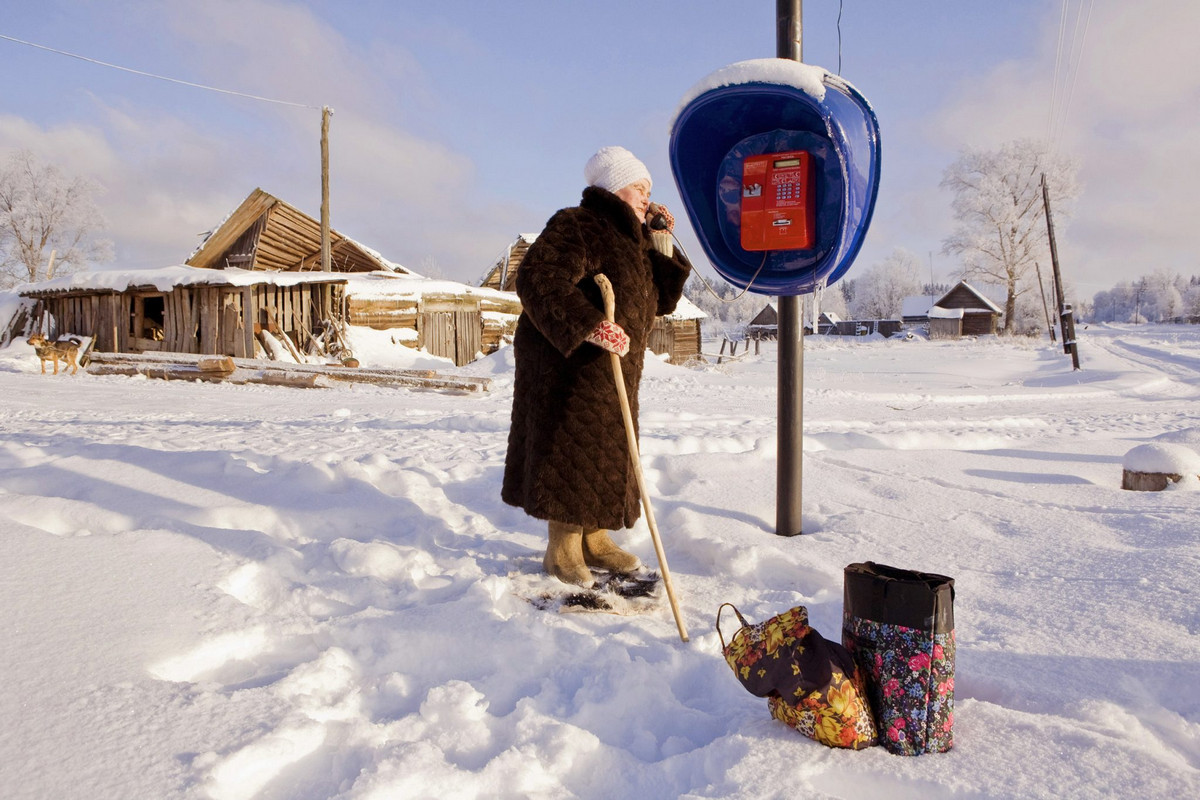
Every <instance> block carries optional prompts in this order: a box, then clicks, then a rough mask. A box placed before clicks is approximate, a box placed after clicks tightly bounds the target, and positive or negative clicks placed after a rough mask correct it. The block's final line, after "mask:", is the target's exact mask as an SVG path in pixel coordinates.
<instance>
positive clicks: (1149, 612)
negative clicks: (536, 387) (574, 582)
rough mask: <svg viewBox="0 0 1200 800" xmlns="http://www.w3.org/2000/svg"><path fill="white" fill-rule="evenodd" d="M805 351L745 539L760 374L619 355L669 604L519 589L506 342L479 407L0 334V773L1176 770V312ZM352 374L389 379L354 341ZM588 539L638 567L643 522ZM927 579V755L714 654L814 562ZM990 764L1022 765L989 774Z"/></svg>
mask: <svg viewBox="0 0 1200 800" xmlns="http://www.w3.org/2000/svg"><path fill="white" fill-rule="evenodd" d="M1080 342H1081V357H1082V360H1083V367H1084V369H1083V370H1082V371H1080V372H1073V371H1072V370H1071V368H1070V359H1069V358H1068V357H1067V356H1065V355H1063V354H1062V352H1061V348H1060V347H1055V346H1052V345H1050V344H1048V343H1045V342H1042V343H1038V342H1028V341H1024V340H1018V341H998V340H986V341H985V340H981V341H978V342H954V343H948V342H926V341H912V342H903V341H895V342H893V341H881V340H870V341H865V340H864V341H839V340H826V339H822V340H810V342H809V343H807V344H806V348H805V368H806V374H805V381H806V385H805V390H806V396H805V406H804V415H805V419H804V425H805V437H804V445H805V458H804V505H803V508H804V529H805V535H804V536H800V537H796V538H792V539H787V538H780V537H776V536H774V535H773V533H772V531H773V527H774V487H775V475H774V468H775V466H774V465H775V446H776V445H775V427H776V423H775V418H774V417H775V367H776V365H775V361H774V353H773V352H772V351H771V350H770V348H769V347H768V348H765V349H764V350H763V353H762V355H761V356H759V357H747V358H745V359H743V360H741V361H739V362H737V363H734V364H727V365H722V366H720V367H708V368H706V369H681V368H673V367H668V366H662V365H651V367H650V368H649V369H648V372H647V378H646V380H645V383H644V384H643V394H642V420H641V423H642V446H643V451H644V457H643V460H644V465H645V467H646V476H647V479H648V482H649V486H650V491H651V493H652V495H653V497H654V503H655V513H656V517H657V519H658V522H659V527H660V529H661V530H662V531H663V535H664V543H665V546H666V549H667V553H668V555H669V557H670V564H671V569H672V574H673V576H674V577H675V581H676V584H677V591H678V592H679V594H680V597H681V600H682V604H683V611H684V614H685V617H686V619H687V621H688V625H689V628H690V629H691V631H692V642H691V643H690V644H686V645H685V644H682V643H681V642H679V640H678V637H677V635H676V632H675V626H674V623H673V620H672V617H671V614H670V612H669V610H668V609H666V608H665V607H664V608H663V609H661V613H658V614H655V615H649V616H644V617H638V618H620V617H611V616H604V615H586V616H579V615H552V614H546V613H544V612H539V611H536V610H534V609H533V608H532V607H531V606H530V605H529V604H527V603H526V602H524V601H523V600H522V599H520V598H519V597H517V596H516V595H515V594H514V593H513V591H512V586H513V580H512V579H513V577H514V576H526V575H534V574H536V573H537V571H538V569H539V566H540V557H541V553H542V549H543V548H544V533H543V531H542V528H541V526H540V524H537V523H534V522H532V521H530V520H528V519H527V518H525V517H524V515H523V514H522V513H521V512H519V511H517V510H515V509H512V508H509V507H507V506H504V505H503V504H502V503H501V502H500V501H499V499H498V489H499V483H500V474H501V469H502V463H503V457H504V450H505V437H506V435H507V429H508V411H509V403H510V402H511V380H512V373H511V361H510V358H509V357H508V355H507V354H501V355H499V356H495V357H492V358H489V359H485V360H484V361H483V362H480V363H477V364H475V365H472V366H471V367H469V368H466V369H467V371H468V372H472V373H474V374H488V375H489V376H490V377H492V378H493V379H494V383H493V391H492V392H490V393H489V394H487V395H485V396H482V397H466V396H457V395H445V394H439V393H433V392H418V391H410V390H394V389H384V388H380V387H372V386H345V387H339V388H336V389H331V390H296V389H287V388H280V387H266V386H250V385H246V386H223V385H210V384H187V383H178V382H161V381H149V380H144V379H129V378H121V377H96V376H90V375H82V374H81V375H79V376H76V377H74V378H70V377H63V376H59V377H57V378H55V377H50V376H45V377H43V376H42V375H40V374H37V362H36V359H34V358H33V357H32V354H31V353H30V352H29V349H28V348H27V347H25V346H24V345H23V344H18V345H14V346H12V347H10V348H8V349H7V350H4V351H0V392H2V395H3V397H4V405H3V408H4V413H3V416H2V417H0V543H2V544H0V603H3V604H4V607H5V608H6V615H5V621H4V625H5V633H4V640H5V642H6V646H5V648H3V651H2V653H0V673H2V675H3V678H4V683H5V687H6V690H5V692H4V695H3V698H4V699H3V708H2V709H0V715H2V716H3V718H4V719H6V720H15V724H8V725H6V726H5V730H4V731H3V732H0V794H3V795H4V796H5V797H13V798H43V797H57V798H67V797H87V798H129V797H155V798H173V797H177V798H204V797H211V798H218V800H223V799H224V798H247V799H248V798H330V797H338V798H383V797H438V798H449V797H513V798H516V797H546V798H551V797H555V798H557V797H564V796H576V797H585V798H588V797H597V798H598V797H605V798H622V797H629V798H635V797H636V798H651V797H662V798H674V797H696V798H699V797H745V798H762V797H772V796H808V797H822V796H823V797H888V798H902V797H909V796H913V797H915V796H920V797H923V798H936V797H989V798H1007V797H1011V798H1024V797H1055V798H1061V797H1080V798H1083V797H1106V796H1111V797H1119V796H1141V797H1176V796H1195V795H1197V794H1200V688H1197V687H1200V638H1198V637H1200V604H1198V602H1197V600H1198V597H1200V593H1198V590H1197V577H1198V576H1200V534H1197V531H1196V527H1195V524H1194V519H1195V507H1196V498H1197V497H1200V493H1198V490H1200V481H1190V482H1188V483H1187V485H1181V486H1180V487H1178V488H1177V489H1175V490H1173V491H1167V492H1161V493H1134V492H1122V491H1121V490H1120V489H1119V486H1120V477H1121V464H1122V458H1123V456H1124V454H1125V453H1126V452H1128V451H1129V450H1130V449H1131V448H1133V447H1134V446H1136V445H1138V444H1142V443H1145V442H1149V441H1164V442H1173V443H1178V444H1183V445H1186V446H1189V447H1200V406H1198V405H1197V403H1196V400H1197V395H1198V394H1200V368H1198V365H1200V332H1197V331H1195V330H1193V329H1190V328H1187V327H1172V328H1142V329H1137V328H1124V329H1123V328H1095V327H1093V328H1092V329H1090V330H1087V331H1082V332H1081V335H1080ZM383 366H386V365H383ZM620 538H622V539H623V541H625V542H627V543H628V544H629V545H630V547H631V549H633V550H634V551H635V552H637V553H638V554H639V555H641V556H642V558H643V560H646V561H648V562H653V559H654V556H653V549H652V547H651V543H650V537H649V534H648V531H647V530H646V528H645V525H644V523H639V525H638V526H637V527H636V528H635V529H634V530H633V531H632V532H630V533H628V534H621V535H620ZM864 560H874V561H879V562H883V563H888V564H894V565H897V566H903V567H910V568H914V569H922V570H928V571H934V572H941V573H945V574H949V575H952V576H954V577H955V578H956V581H957V592H958V595H957V600H956V622H957V630H958V643H959V650H958V673H957V684H956V701H957V706H956V722H955V737H956V745H955V749H954V750H953V751H952V752H951V753H949V754H946V755H942V756H927V757H923V758H919V759H902V758H898V757H895V756H891V755H888V754H887V753H885V752H884V751H883V750H882V749H880V748H875V749H872V750H868V751H864V752H860V753H851V752H841V751H831V750H828V749H826V748H824V747H822V746H820V745H817V744H815V743H813V742H811V741H808V740H806V739H804V738H802V737H800V736H799V735H798V734H797V733H795V732H794V731H792V730H790V729H787V728H785V727H784V726H782V725H781V724H779V723H777V722H774V721H773V720H771V719H770V718H769V716H768V714H767V711H766V707H765V703H764V702H763V701H761V700H758V699H757V698H754V697H752V696H750V695H748V694H746V693H745V692H744V691H743V690H742V689H741V687H740V685H739V684H738V683H737V682H736V681H735V680H734V679H733V676H732V674H731V673H730V672H729V669H728V667H727V666H726V665H725V664H724V662H723V661H722V660H721V658H720V654H719V644H718V642H717V637H716V634H715V632H713V630H712V622H713V620H714V618H715V614H716V609H717V607H718V605H719V604H720V603H721V602H724V601H731V602H734V603H735V604H737V606H738V607H739V608H740V609H741V610H742V612H743V613H745V614H747V615H748V616H749V617H751V618H754V619H762V618H765V617H767V616H770V615H771V614H773V613H777V612H779V611H783V610H786V609H787V608H789V607H790V606H792V605H796V604H804V605H806V606H808V608H809V610H810V613H811V617H812V620H813V623H814V625H815V626H816V627H817V628H818V629H819V630H820V631H822V632H823V633H824V634H825V635H826V636H828V637H830V638H837V636H838V632H839V628H840V618H841V570H842V568H843V567H844V566H845V565H846V564H849V563H851V562H854V561H864ZM1014 765H1020V767H1019V768H1014Z"/></svg>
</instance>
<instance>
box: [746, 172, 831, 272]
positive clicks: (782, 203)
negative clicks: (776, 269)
mask: <svg viewBox="0 0 1200 800" xmlns="http://www.w3.org/2000/svg"><path fill="white" fill-rule="evenodd" d="M815 170H816V164H815V163H814V160H813V157H812V154H811V153H809V152H808V151H806V150H791V151H788V152H784V153H766V154H765V155H759V156H749V157H748V158H746V159H745V160H744V161H743V162H742V218H741V222H742V224H741V228H742V231H741V243H742V249H744V250H806V249H810V248H812V247H814V246H816V242H817V213H816V207H817V184H816V172H815Z"/></svg>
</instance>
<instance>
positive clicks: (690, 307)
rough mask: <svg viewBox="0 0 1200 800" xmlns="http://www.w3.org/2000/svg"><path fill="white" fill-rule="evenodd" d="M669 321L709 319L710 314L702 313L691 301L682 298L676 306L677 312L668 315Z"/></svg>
mask: <svg viewBox="0 0 1200 800" xmlns="http://www.w3.org/2000/svg"><path fill="white" fill-rule="evenodd" d="M667 319H708V314H705V313H704V312H703V311H701V310H700V307H699V306H697V305H696V304H695V303H693V302H692V301H691V300H688V299H687V298H686V297H680V298H679V302H678V303H677V304H676V305H675V310H674V311H673V312H671V313H670V314H667Z"/></svg>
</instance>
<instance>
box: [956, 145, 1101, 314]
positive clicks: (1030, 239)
mask: <svg viewBox="0 0 1200 800" xmlns="http://www.w3.org/2000/svg"><path fill="white" fill-rule="evenodd" d="M1076 172H1077V167H1076V165H1075V163H1074V161H1072V160H1071V159H1068V158H1065V157H1062V156H1055V155H1053V154H1051V153H1050V152H1049V151H1048V150H1047V148H1046V147H1045V145H1044V144H1042V143H1040V142H1037V141H1034V140H1032V139H1021V140H1017V141H1013V142H1009V143H1008V144H1005V145H1004V146H1003V147H1001V148H1000V149H999V150H997V151H991V152H988V151H983V150H974V149H969V148H968V149H966V150H964V151H963V152H962V154H961V155H960V156H959V159H958V160H957V161H955V162H954V163H953V164H951V165H950V166H949V167H948V168H947V169H946V172H945V174H944V175H943V176H942V183H941V185H942V186H943V187H944V188H947V189H950V190H951V191H952V192H954V201H953V203H952V208H953V210H954V218H955V219H957V220H958V221H959V226H958V227H957V228H956V229H955V230H954V232H953V233H952V234H951V235H950V237H949V238H948V239H946V241H945V242H944V243H943V247H942V251H943V252H945V253H952V254H957V255H959V256H961V257H962V259H963V274H964V276H966V277H968V278H977V279H978V280H980V281H981V282H984V283H994V284H999V285H1001V286H1003V287H1005V291H1006V299H1005V306H1004V330H1005V332H1006V333H1010V334H1011V333H1013V332H1014V330H1015V326H1016V324H1017V317H1018V314H1017V298H1018V297H1020V296H1021V295H1022V294H1024V293H1025V292H1029V291H1034V290H1036V288H1037V281H1036V279H1033V280H1029V279H1028V276H1029V275H1030V270H1032V269H1033V265H1034V263H1035V262H1037V261H1042V262H1043V263H1046V262H1048V261H1049V257H1048V253H1049V242H1048V239H1047V235H1046V218H1045V214H1044V210H1043V205H1042V189H1041V180H1042V174H1043V173H1045V175H1046V181H1047V184H1048V186H1049V189H1050V198H1051V201H1052V202H1053V204H1054V208H1053V213H1054V222H1055V228H1056V232H1059V231H1061V228H1062V225H1061V222H1062V220H1064V219H1065V218H1066V217H1068V216H1069V212H1070V202H1071V201H1072V200H1074V199H1075V198H1076V197H1078V195H1079V186H1078V184H1077V182H1076V180H1075V175H1076Z"/></svg>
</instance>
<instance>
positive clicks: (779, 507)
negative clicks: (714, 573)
mask: <svg viewBox="0 0 1200 800" xmlns="http://www.w3.org/2000/svg"><path fill="white" fill-rule="evenodd" d="M802 5H803V3H802V2H801V0H775V55H776V57H777V58H787V59H791V60H792V61H802V60H803V45H802V42H801V39H802V26H801V16H802ZM778 300H779V377H778V382H779V388H778V391H779V409H778V415H779V421H778V424H779V431H778V434H777V450H778V451H779V453H778V459H779V463H778V466H777V476H776V495H775V533H777V534H778V535H780V536H795V535H797V534H799V533H803V530H802V526H803V520H802V519H801V508H802V502H801V501H802V496H803V493H802V490H801V478H802V476H803V462H804V442H803V439H804V337H803V332H802V330H801V319H800V298H799V297H797V296H795V295H792V296H790V297H780V298H778Z"/></svg>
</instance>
